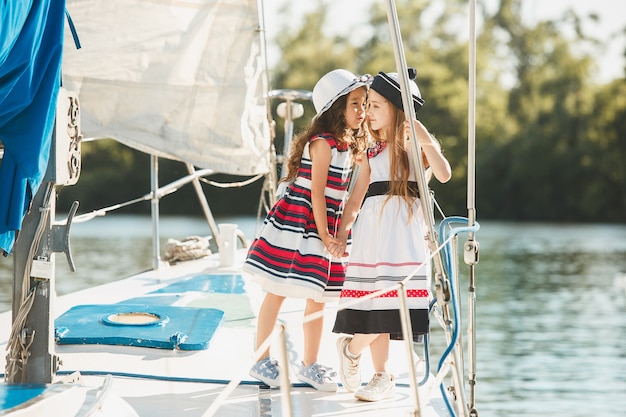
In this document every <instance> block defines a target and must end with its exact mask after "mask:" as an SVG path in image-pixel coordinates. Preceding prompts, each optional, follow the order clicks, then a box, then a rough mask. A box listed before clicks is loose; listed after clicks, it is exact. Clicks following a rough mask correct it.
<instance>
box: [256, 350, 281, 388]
mask: <svg viewBox="0 0 626 417" xmlns="http://www.w3.org/2000/svg"><path fill="white" fill-rule="evenodd" d="M249 373H250V376H251V377H253V378H256V379H258V380H259V381H261V382H263V383H264V384H265V385H268V386H270V387H279V386H280V367H279V366H278V362H276V360H274V359H273V358H272V357H271V356H266V357H265V358H264V359H262V360H260V361H258V362H257V363H255V364H254V366H253V367H252V369H250V372H249Z"/></svg>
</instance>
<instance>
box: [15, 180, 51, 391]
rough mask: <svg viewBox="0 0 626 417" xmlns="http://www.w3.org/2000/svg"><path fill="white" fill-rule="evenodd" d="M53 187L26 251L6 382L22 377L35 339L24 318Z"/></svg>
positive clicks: (32, 296)
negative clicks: (19, 375)
mask: <svg viewBox="0 0 626 417" xmlns="http://www.w3.org/2000/svg"><path fill="white" fill-rule="evenodd" d="M53 187H54V185H53V183H48V188H47V189H46V194H45V196H44V200H43V204H42V206H41V207H40V208H39V213H40V217H39V223H38V225H37V229H36V231H35V236H34V237H33V240H32V243H31V246H30V249H29V251H28V258H27V259H28V260H29V262H27V263H26V265H25V268H24V276H23V277H22V293H21V297H22V299H21V300H20V306H19V308H18V311H17V314H16V315H15V318H14V320H13V323H12V325H11V335H10V336H9V341H8V343H7V346H6V350H7V351H8V352H9V353H8V354H7V357H6V365H5V375H4V379H5V381H6V382H16V381H15V378H16V377H17V375H18V373H21V374H22V378H23V377H24V376H25V374H24V369H25V368H26V363H27V362H28V357H29V349H30V346H31V345H32V344H33V342H34V341H35V332H33V333H32V334H31V335H30V340H28V339H29V338H28V335H27V334H26V320H27V318H28V315H29V314H30V310H31V308H32V306H33V303H34V301H35V294H36V291H35V290H36V289H37V287H38V286H39V282H38V281H35V284H34V285H33V286H32V287H30V272H31V267H32V260H33V259H34V258H35V254H36V253H37V250H38V249H39V243H40V242H41V238H42V236H43V235H44V232H45V228H46V218H47V217H48V216H49V213H50V198H51V195H52V190H53ZM21 382H23V381H21Z"/></svg>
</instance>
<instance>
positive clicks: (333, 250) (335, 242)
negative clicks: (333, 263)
mask: <svg viewBox="0 0 626 417" xmlns="http://www.w3.org/2000/svg"><path fill="white" fill-rule="evenodd" d="M322 241H323V242H324V246H326V249H327V250H328V252H329V253H330V254H331V255H332V256H334V257H336V258H341V257H342V256H347V255H348V253H347V252H346V243H345V242H343V241H342V240H340V239H336V238H334V237H332V236H331V235H330V234H329V235H328V237H327V238H326V239H322Z"/></svg>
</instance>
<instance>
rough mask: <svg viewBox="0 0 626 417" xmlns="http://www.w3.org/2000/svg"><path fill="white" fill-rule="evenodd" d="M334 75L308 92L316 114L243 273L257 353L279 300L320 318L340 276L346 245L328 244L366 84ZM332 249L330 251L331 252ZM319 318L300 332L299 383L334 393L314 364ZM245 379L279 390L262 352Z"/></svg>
mask: <svg viewBox="0 0 626 417" xmlns="http://www.w3.org/2000/svg"><path fill="white" fill-rule="evenodd" d="M365 81H366V80H365V79H362V78H357V77H356V76H355V75H354V74H352V73H350V72H349V71H346V70H343V69H338V70H334V71H331V72H330V73H328V74H326V75H325V76H324V77H322V78H321V79H320V80H319V81H318V82H317V84H316V85H315V88H314V89H313V104H314V106H315V110H316V111H317V114H316V115H315V117H314V118H313V121H312V124H311V126H310V127H309V128H308V129H307V130H306V131H305V132H304V133H302V134H300V135H299V136H298V137H297V138H296V139H294V142H293V143H292V150H291V154H290V157H289V162H288V174H287V177H286V178H285V179H283V180H284V181H285V180H286V181H287V182H288V183H289V186H288V187H287V191H286V193H285V194H284V195H283V196H282V197H281V198H280V199H279V200H278V202H277V203H276V204H275V205H274V207H273V208H272V209H271V210H270V212H269V213H268V215H267V217H266V218H265V221H264V224H263V227H262V229H261V231H260V232H259V236H258V237H257V238H256V239H255V240H254V241H253V242H252V244H251V246H250V249H249V250H248V255H247V258H246V260H245V263H244V266H243V269H244V271H245V272H247V273H249V274H251V276H252V279H253V280H254V281H255V282H256V283H258V284H259V285H261V286H262V287H263V289H264V290H265V291H266V295H265V298H264V300H263V302H262V304H261V308H260V311H259V314H258V324H257V349H258V348H259V347H260V346H261V344H263V343H264V342H265V340H266V339H267V338H268V337H269V336H270V335H271V333H272V331H273V329H274V327H275V326H276V321H277V317H278V313H279V310H280V307H281V305H282V303H283V301H284V299H285V298H286V297H294V298H303V299H306V307H305V311H304V315H305V316H307V315H309V314H313V313H317V312H320V311H321V310H322V309H323V308H324V303H325V302H326V301H329V300H338V299H339V294H340V292H341V287H342V285H343V281H344V277H345V267H346V261H345V260H341V258H337V257H335V256H332V255H336V256H337V255H338V256H340V255H342V254H343V253H344V252H345V250H346V246H347V239H346V240H345V241H343V240H338V239H337V238H336V234H337V230H338V228H339V223H340V218H341V214H342V210H343V207H344V204H345V199H346V195H347V188H348V184H349V181H350V174H351V171H352V164H353V163H354V162H355V160H356V158H358V157H359V156H360V155H363V154H364V150H365V142H366V136H365V134H364V132H363V130H362V124H363V121H364V120H365V110H366V100H367V84H366V83H365ZM331 248H332V249H331ZM322 328H323V318H319V319H316V320H312V321H308V322H305V323H304V324H303V329H304V358H303V361H302V369H301V370H300V371H299V372H298V374H297V377H298V379H299V380H301V381H303V382H305V383H308V384H309V385H311V386H313V387H315V388H316V389H318V390H323V391H336V390H337V384H336V383H335V382H333V381H332V378H331V376H333V375H332V373H331V372H330V368H327V367H325V366H323V365H320V364H319V363H317V356H318V351H319V346H320V340H321V336H322ZM260 357H261V358H262V359H261V360H260V361H259V362H257V363H256V364H255V365H254V366H253V367H252V369H251V370H250V375H251V376H253V377H255V378H257V379H259V380H260V381H262V382H264V383H265V384H267V385H269V386H278V385H280V380H279V373H280V368H279V367H278V364H277V361H276V360H274V359H273V358H272V357H271V356H270V349H269V348H268V349H266V350H265V352H264V353H263V354H262V355H261V356H260Z"/></svg>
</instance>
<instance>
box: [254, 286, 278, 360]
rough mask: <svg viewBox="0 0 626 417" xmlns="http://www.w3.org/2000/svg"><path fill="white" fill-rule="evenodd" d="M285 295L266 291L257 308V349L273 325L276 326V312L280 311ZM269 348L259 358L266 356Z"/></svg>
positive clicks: (272, 328) (270, 331)
mask: <svg viewBox="0 0 626 417" xmlns="http://www.w3.org/2000/svg"><path fill="white" fill-rule="evenodd" d="M284 300H285V297H282V296H280V295H276V294H272V293H269V292H268V293H266V294H265V298H264V299H263V303H262V304H261V308H260V309H259V317H258V324H257V333H256V348H257V349H258V348H259V347H260V346H261V345H262V344H263V342H265V339H267V338H268V337H270V335H271V334H272V332H273V331H274V326H276V320H277V319H278V313H279V311H280V307H281V306H282V305H283V301H284ZM269 354H270V348H269V345H268V348H267V349H265V351H264V352H263V354H262V355H261V356H260V358H259V359H263V358H265V357H266V356H269Z"/></svg>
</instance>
